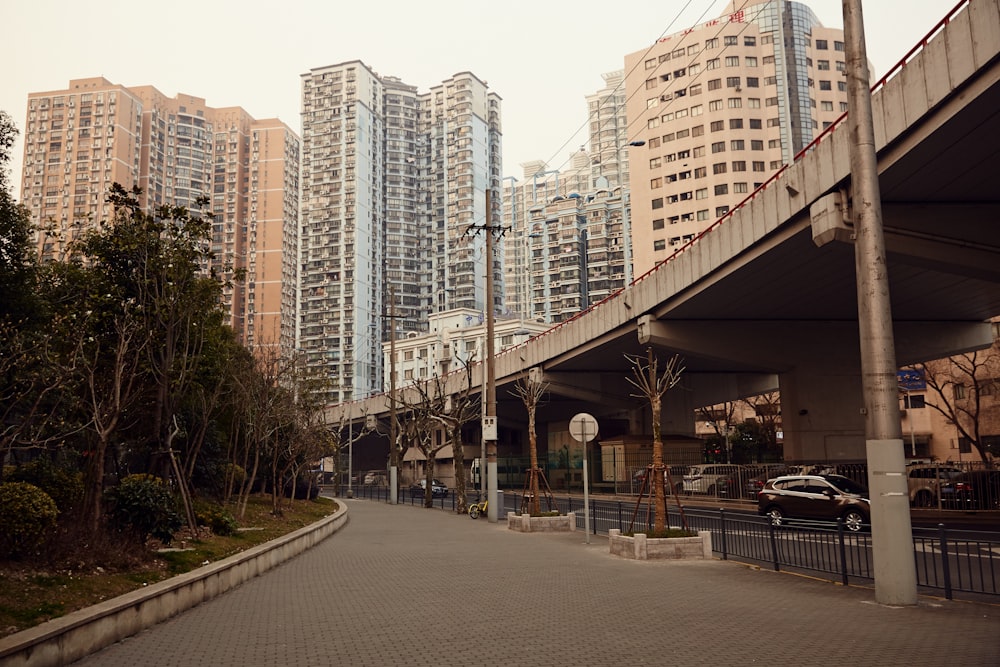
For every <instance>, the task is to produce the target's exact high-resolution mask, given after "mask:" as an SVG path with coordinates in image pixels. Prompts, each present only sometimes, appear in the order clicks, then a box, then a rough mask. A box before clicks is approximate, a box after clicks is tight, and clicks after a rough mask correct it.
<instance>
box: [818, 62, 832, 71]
mask: <svg viewBox="0 0 1000 667" xmlns="http://www.w3.org/2000/svg"><path fill="white" fill-rule="evenodd" d="M816 69H818V70H828V69H830V61H829V60H817V61H816Z"/></svg>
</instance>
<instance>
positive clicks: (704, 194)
mask: <svg viewBox="0 0 1000 667" xmlns="http://www.w3.org/2000/svg"><path fill="white" fill-rule="evenodd" d="M694 198H695V199H708V188H698V189H697V190H695V191H694Z"/></svg>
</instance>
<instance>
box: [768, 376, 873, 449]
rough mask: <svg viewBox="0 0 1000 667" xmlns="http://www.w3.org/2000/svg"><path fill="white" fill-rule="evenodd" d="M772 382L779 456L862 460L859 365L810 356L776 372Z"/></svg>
mask: <svg viewBox="0 0 1000 667" xmlns="http://www.w3.org/2000/svg"><path fill="white" fill-rule="evenodd" d="M778 382H779V386H780V388H781V424H782V430H783V433H784V452H785V461H788V462H803V463H806V462H808V463H815V462H819V461H830V460H838V461H845V460H848V461H858V462H862V461H864V460H865V422H864V415H862V413H861V408H862V407H863V405H864V401H863V399H862V395H861V370H860V367H859V366H857V365H855V364H845V363H844V360H843V359H830V360H829V361H827V362H824V361H823V360H816V361H815V362H807V363H802V364H799V365H798V366H796V368H795V369H794V370H791V371H788V372H785V373H781V374H779V375H778Z"/></svg>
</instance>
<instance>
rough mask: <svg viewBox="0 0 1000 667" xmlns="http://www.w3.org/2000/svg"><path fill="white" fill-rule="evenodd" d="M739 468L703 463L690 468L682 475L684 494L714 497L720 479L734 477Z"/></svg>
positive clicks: (728, 464) (736, 466) (729, 465)
mask: <svg viewBox="0 0 1000 667" xmlns="http://www.w3.org/2000/svg"><path fill="white" fill-rule="evenodd" d="M739 469H740V466H738V465H734V464H732V463H704V464H701V465H696V466H691V467H689V468H688V470H687V473H686V474H685V475H684V493H707V494H708V495H710V496H714V495H716V493H717V491H718V481H719V478H720V477H726V476H729V475H735V474H737V473H738V472H739Z"/></svg>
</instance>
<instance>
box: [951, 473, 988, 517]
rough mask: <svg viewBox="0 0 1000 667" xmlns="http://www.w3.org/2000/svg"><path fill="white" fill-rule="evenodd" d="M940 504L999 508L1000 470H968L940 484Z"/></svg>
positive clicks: (952, 506) (972, 508)
mask: <svg viewBox="0 0 1000 667" xmlns="http://www.w3.org/2000/svg"><path fill="white" fill-rule="evenodd" d="M941 506H942V507H947V508H951V509H970V510H996V509H1000V470H969V471H967V472H963V473H961V474H960V475H956V476H955V477H953V478H952V479H950V480H948V481H946V482H942V484H941Z"/></svg>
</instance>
